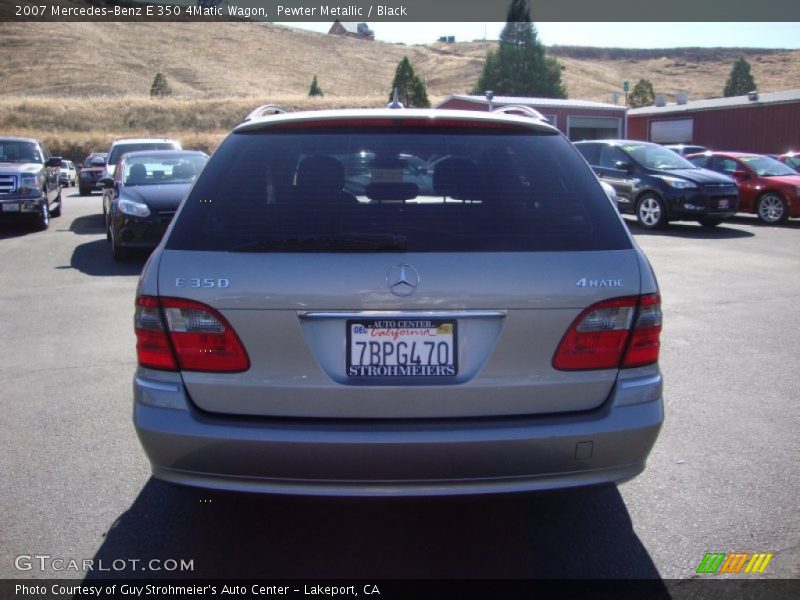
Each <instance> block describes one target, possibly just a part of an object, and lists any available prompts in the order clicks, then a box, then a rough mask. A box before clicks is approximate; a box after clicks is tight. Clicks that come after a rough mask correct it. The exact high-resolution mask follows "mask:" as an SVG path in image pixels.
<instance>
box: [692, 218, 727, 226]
mask: <svg viewBox="0 0 800 600" xmlns="http://www.w3.org/2000/svg"><path fill="white" fill-rule="evenodd" d="M697 221H698V223H700V225H702V226H703V227H716V226H717V225H719V224H720V223H722V219H721V218H719V217H700V218H699V219H697Z"/></svg>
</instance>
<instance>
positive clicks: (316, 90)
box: [308, 75, 325, 96]
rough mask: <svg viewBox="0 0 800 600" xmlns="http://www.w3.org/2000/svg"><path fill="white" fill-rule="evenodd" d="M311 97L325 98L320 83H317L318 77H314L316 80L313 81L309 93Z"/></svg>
mask: <svg viewBox="0 0 800 600" xmlns="http://www.w3.org/2000/svg"><path fill="white" fill-rule="evenodd" d="M308 95H309V96H324V95H325V94H324V93H323V91H322V88H321V87H319V83H317V76H316V75H314V79H313V80H312V81H311V89H310V90H309V91H308Z"/></svg>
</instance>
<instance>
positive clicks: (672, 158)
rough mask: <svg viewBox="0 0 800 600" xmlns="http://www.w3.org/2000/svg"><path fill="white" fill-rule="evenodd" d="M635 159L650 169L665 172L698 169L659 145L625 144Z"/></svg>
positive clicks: (627, 150) (626, 149)
mask: <svg viewBox="0 0 800 600" xmlns="http://www.w3.org/2000/svg"><path fill="white" fill-rule="evenodd" d="M622 149H623V150H625V152H627V153H628V154H629V155H630V156H632V157H633V159H634V160H635V161H636V162H637V163H639V164H640V165H642V166H643V167H646V168H648V169H658V170H663V171H669V170H675V169H696V168H697V167H695V166H694V165H693V164H692V163H690V162H689V161H688V160H686V159H685V158H683V157H682V156H680V155H678V154H676V153H675V152H673V151H672V150H670V149H669V148H664V146H659V145H658V144H644V143H643V144H634V143H631V144H625V145H623V146H622Z"/></svg>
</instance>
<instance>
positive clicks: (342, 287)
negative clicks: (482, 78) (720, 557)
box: [134, 109, 663, 496]
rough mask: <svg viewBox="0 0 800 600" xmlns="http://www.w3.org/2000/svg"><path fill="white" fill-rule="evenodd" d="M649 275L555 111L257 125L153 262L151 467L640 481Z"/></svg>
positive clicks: (262, 482) (405, 489)
mask: <svg viewBox="0 0 800 600" xmlns="http://www.w3.org/2000/svg"><path fill="white" fill-rule="evenodd" d="M660 331H661V310H660V297H659V290H658V286H657V284H656V280H655V277H654V275H653V273H652V271H651V269H650V266H649V265H648V262H647V260H646V259H645V257H644V255H643V254H642V252H641V251H640V250H639V248H638V247H637V246H636V244H635V243H634V241H633V240H632V238H631V236H630V234H629V233H628V231H627V229H626V227H625V226H624V224H623V222H622V221H621V219H620V217H619V216H618V214H617V212H616V210H615V207H614V206H613V204H612V203H611V202H610V201H609V198H608V197H607V196H606V194H605V193H604V192H603V189H602V187H601V186H600V184H599V183H598V181H597V179H596V178H595V177H594V175H593V173H592V171H591V170H590V168H589V167H588V166H587V165H586V162H585V161H584V160H583V159H582V157H581V155H580V154H579V153H578V152H577V150H576V149H575V148H574V147H573V146H572V145H571V144H570V142H569V141H568V140H567V139H566V138H565V137H564V136H563V135H562V134H560V133H559V132H558V131H557V130H556V129H555V128H553V127H552V126H550V125H549V124H547V123H546V122H545V121H544V120H539V119H535V118H528V117H521V116H510V115H500V114H493V113H479V112H466V111H464V112H462V111H445V110H429V111H426V110H388V109H386V110H365V111H322V112H311V113H296V114H289V115H276V116H270V117H265V118H257V119H254V120H250V121H247V122H245V123H243V124H242V125H240V126H238V127H237V128H236V129H235V130H234V131H233V132H232V133H231V135H230V136H229V137H228V138H227V139H226V140H225V141H224V142H223V143H222V145H221V146H220V147H219V149H218V150H217V151H216V152H215V153H214V155H213V156H212V157H211V159H210V161H209V163H208V164H207V165H206V167H205V169H204V170H203V172H202V173H201V175H200V176H199V177H198V179H197V181H196V183H195V185H194V187H193V188H192V190H191V191H190V192H189V194H188V196H187V198H186V200H185V201H184V203H183V205H182V207H181V209H180V210H179V212H178V214H177V215H176V217H175V219H174V221H173V223H172V225H171V227H170V230H169V231H168V232H167V234H166V237H165V238H164V240H163V241H162V243H161V245H160V246H159V247H158V248H157V249H156V251H155V252H154V253H153V255H152V257H151V259H150V260H149V261H148V263H147V265H146V266H145V268H144V270H143V272H142V276H141V280H140V282H139V287H138V290H137V298H136V312H135V332H136V337H137V354H138V361H139V367H138V369H137V371H136V375H135V381H134V398H135V402H134V422H135V426H136V430H137V433H138V435H139V438H140V440H141V442H142V445H143V446H144V449H145V451H146V453H147V455H148V457H149V459H150V461H151V463H152V468H153V473H154V475H155V476H156V477H158V478H160V479H164V480H167V481H171V482H174V483H179V484H186V485H191V486H200V487H208V488H217V489H224V490H241V491H255V492H268V493H290V494H323V495H366V496H384V495H441V494H469V493H488V492H513V491H528V490H540V489H551V488H561V487H570V486H580V485H588V484H597V483H604V482H618V481H622V480H625V479H629V478H631V477H634V476H636V475H637V474H638V473H640V472H641V471H642V470H643V469H644V467H645V461H646V458H647V456H648V453H649V452H650V449H651V448H652V446H653V444H654V443H655V441H656V437H657V435H658V432H659V429H660V427H661V422H662V418H663V406H662V378H661V373H660V371H659V368H658V354H659V336H660Z"/></svg>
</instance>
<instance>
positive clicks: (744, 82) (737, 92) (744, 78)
mask: <svg viewBox="0 0 800 600" xmlns="http://www.w3.org/2000/svg"><path fill="white" fill-rule="evenodd" d="M757 89H758V86H757V85H756V80H755V79H753V76H752V75H751V74H750V63H749V62H747V60H745V58H744V56H742V57H740V58H738V59H737V60H736V62H735V63H733V68H732V69H731V74H730V75H728V81H726V82H725V90H724V91H723V92H722V94H723V95H724V96H725V97H728V96H743V95H744V94H747V93H748V92H752V91H754V90H757Z"/></svg>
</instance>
